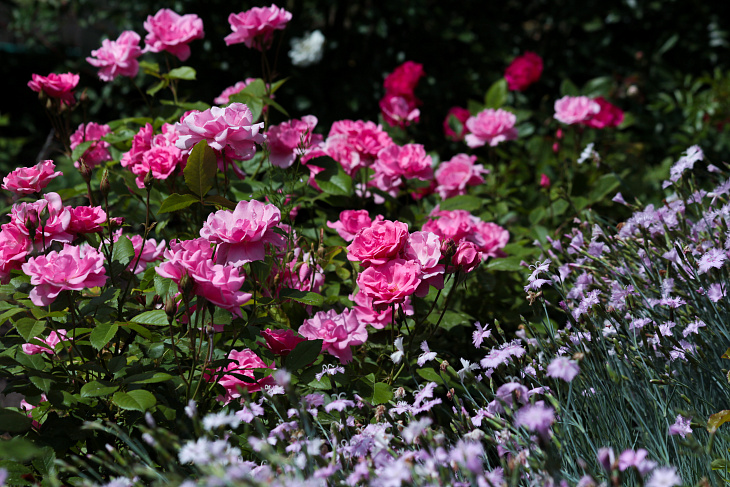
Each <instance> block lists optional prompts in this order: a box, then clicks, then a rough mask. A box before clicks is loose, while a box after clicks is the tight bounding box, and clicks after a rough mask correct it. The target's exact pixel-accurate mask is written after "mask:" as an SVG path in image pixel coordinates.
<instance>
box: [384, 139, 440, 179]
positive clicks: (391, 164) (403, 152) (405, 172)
mask: <svg viewBox="0 0 730 487" xmlns="http://www.w3.org/2000/svg"><path fill="white" fill-rule="evenodd" d="M431 162H432V161H431V156H429V155H428V154H426V150H425V149H424V147H423V146H422V145H421V144H406V145H404V146H399V145H396V144H393V145H390V146H388V147H386V148H384V149H383V150H381V151H380V152H378V158H377V159H376V160H375V164H374V165H373V169H375V171H376V172H382V173H383V174H385V175H387V176H389V177H395V178H397V177H403V178H405V179H420V180H421V181H429V180H431V179H433V169H432V168H431Z"/></svg>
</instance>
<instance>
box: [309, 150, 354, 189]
mask: <svg viewBox="0 0 730 487" xmlns="http://www.w3.org/2000/svg"><path fill="white" fill-rule="evenodd" d="M311 164H312V165H315V166H319V167H321V168H323V169H324V171H322V172H320V173H318V174H317V175H316V176H315V177H314V179H315V180H316V181H317V184H318V185H319V187H320V188H321V189H322V191H324V192H325V193H327V194H331V195H336V196H350V195H351V194H352V178H351V177H350V176H348V175H347V173H346V172H345V171H344V169H342V166H341V165H340V164H339V163H338V162H337V161H335V160H334V159H332V158H330V157H318V158H317V159H316V161H315V162H313V163H311Z"/></svg>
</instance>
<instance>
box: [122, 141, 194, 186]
mask: <svg viewBox="0 0 730 487" xmlns="http://www.w3.org/2000/svg"><path fill="white" fill-rule="evenodd" d="M181 160H182V154H181V152H180V149H178V148H177V147H174V146H162V147H159V146H158V147H152V148H151V149H150V150H148V151H146V152H144V153H143V154H142V160H141V161H140V162H139V164H136V165H134V166H133V167H132V168H131V169H132V172H133V173H134V174H136V175H137V178H136V179H135V182H136V183H137V187H138V188H140V189H142V188H144V179H145V177H146V176H147V174H148V173H152V176H153V177H154V178H155V179H158V180H164V179H167V178H169V177H170V176H171V175H172V173H173V172H175V169H177V168H178V167H179V165H180V162H181Z"/></svg>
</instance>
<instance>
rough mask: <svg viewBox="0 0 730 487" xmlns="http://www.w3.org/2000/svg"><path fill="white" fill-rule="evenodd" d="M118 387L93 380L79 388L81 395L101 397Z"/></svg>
mask: <svg viewBox="0 0 730 487" xmlns="http://www.w3.org/2000/svg"><path fill="white" fill-rule="evenodd" d="M117 389H119V386H113V385H104V384H102V383H101V382H97V381H95V380H93V381H91V382H89V383H88V384H84V386H83V387H82V388H81V397H103V396H108V395H109V394H111V393H112V392H114V391H116V390H117Z"/></svg>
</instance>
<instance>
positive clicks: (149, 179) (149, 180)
mask: <svg viewBox="0 0 730 487" xmlns="http://www.w3.org/2000/svg"><path fill="white" fill-rule="evenodd" d="M154 180H155V177H154V176H153V175H152V171H150V172H148V173H147V175H146V176H145V177H144V187H145V188H147V189H150V188H151V187H152V182H153V181H154Z"/></svg>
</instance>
